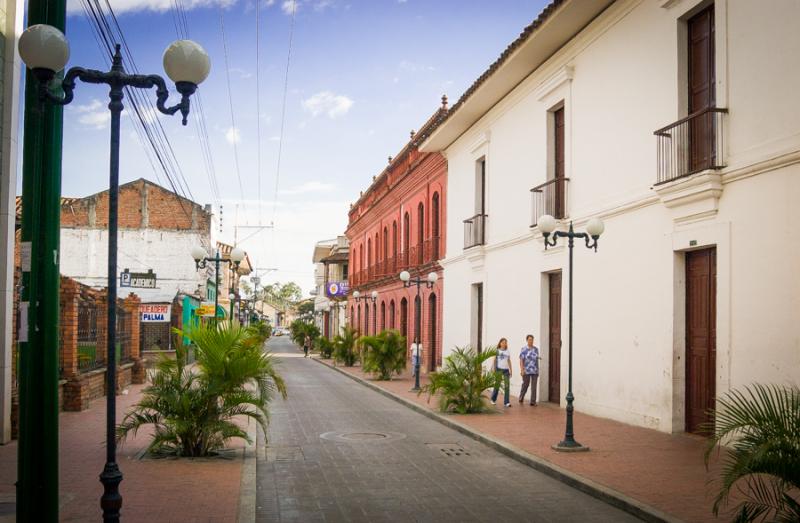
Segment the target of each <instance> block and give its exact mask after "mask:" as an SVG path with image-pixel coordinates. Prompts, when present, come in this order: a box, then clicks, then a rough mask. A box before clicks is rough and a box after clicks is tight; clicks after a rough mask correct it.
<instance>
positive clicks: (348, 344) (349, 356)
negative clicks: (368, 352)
mask: <svg viewBox="0 0 800 523" xmlns="http://www.w3.org/2000/svg"><path fill="white" fill-rule="evenodd" d="M358 340H359V336H358V331H357V330H356V329H354V328H352V327H345V329H344V330H343V331H342V333H341V334H337V335H336V337H334V338H333V357H334V359H335V360H336V361H338V362H340V363H344V366H345V367H352V366H353V365H355V363H356V360H357V359H358V343H359V341H358Z"/></svg>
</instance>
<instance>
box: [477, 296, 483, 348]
mask: <svg viewBox="0 0 800 523" xmlns="http://www.w3.org/2000/svg"><path fill="white" fill-rule="evenodd" d="M475 292H476V293H477V296H476V298H477V309H476V311H475V316H476V317H475V322H476V325H475V327H476V331H477V338H476V346H477V350H478V352H481V351H483V283H479V284H477V286H476V289H475Z"/></svg>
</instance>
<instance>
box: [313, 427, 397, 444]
mask: <svg viewBox="0 0 800 523" xmlns="http://www.w3.org/2000/svg"><path fill="white" fill-rule="evenodd" d="M319 437H320V438H322V439H326V440H328V441H336V442H339V443H356V442H378V441H391V440H395V439H403V438H405V437H406V435H405V434H401V433H399V432H373V431H366V430H365V431H336V432H326V433H324V434H320V436H319Z"/></svg>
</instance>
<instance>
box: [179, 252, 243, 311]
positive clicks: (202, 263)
mask: <svg viewBox="0 0 800 523" xmlns="http://www.w3.org/2000/svg"><path fill="white" fill-rule="evenodd" d="M191 253H192V258H194V266H195V268H197V269H205V268H206V267H207V266H208V264H209V262H214V321H215V322H216V321H217V316H218V314H219V313H218V311H217V309H218V308H219V264H220V263H222V262H225V263H227V264H229V265H230V266H231V272H232V273H235V272H236V269H238V268H239V264H240V263H242V260H244V257H245V253H244V251H243V250H242V249H240V248H239V247H234V248H233V250H232V251H231V255H230V258H223V257H221V256H220V254H219V249H217V254H216V255H215V256H214V257H213V258H209V257H208V256H206V254H207V253H206V250H205V249H204V248H203V247H201V246H200V245H195V246H194V247H192V251H191ZM231 319H232V318H231Z"/></svg>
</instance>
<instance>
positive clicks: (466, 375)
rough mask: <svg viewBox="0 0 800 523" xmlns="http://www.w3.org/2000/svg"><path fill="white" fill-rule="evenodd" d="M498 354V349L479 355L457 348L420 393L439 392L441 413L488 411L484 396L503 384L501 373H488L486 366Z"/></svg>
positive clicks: (472, 351)
mask: <svg viewBox="0 0 800 523" xmlns="http://www.w3.org/2000/svg"><path fill="white" fill-rule="evenodd" d="M496 355H497V350H495V349H488V350H484V351H483V352H480V353H478V352H476V351H475V350H474V349H472V348H469V347H467V348H456V349H455V350H454V351H453V352H452V353H451V354H450V355H449V356H447V357H446V358H445V360H444V367H443V368H442V370H440V371H438V372H433V373H431V375H430V381H429V383H428V384H427V385H425V386H423V387H422V389H421V390H420V391H419V394H422V393H425V392H426V393H428V400H429V401H430V398H431V396H433V395H434V394H437V393H439V410H441V411H442V412H457V413H458V414H471V413H476V412H483V411H484V410H486V398H485V397H484V396H483V393H484V392H485V391H486V390H487V389H493V388H494V387H497V386H500V385H502V383H503V377H502V375H501V374H500V373H499V372H496V371H494V370H493V369H492V370H486V369H485V368H484V367H485V364H486V362H487V361H489V360H490V359H491V358H494V357H495V356H496Z"/></svg>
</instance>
